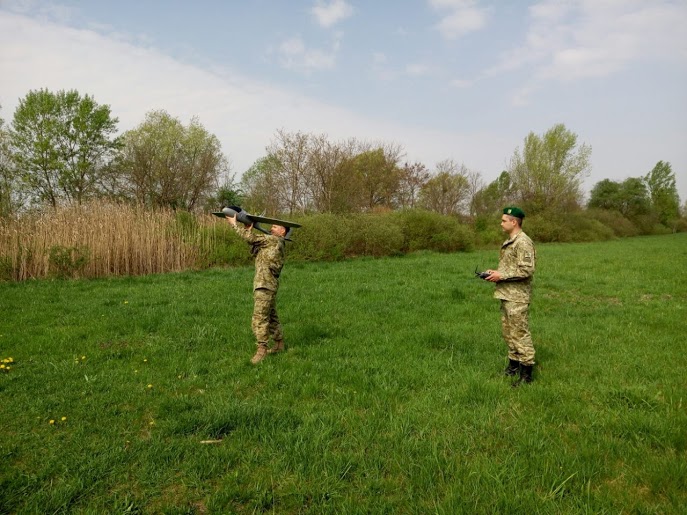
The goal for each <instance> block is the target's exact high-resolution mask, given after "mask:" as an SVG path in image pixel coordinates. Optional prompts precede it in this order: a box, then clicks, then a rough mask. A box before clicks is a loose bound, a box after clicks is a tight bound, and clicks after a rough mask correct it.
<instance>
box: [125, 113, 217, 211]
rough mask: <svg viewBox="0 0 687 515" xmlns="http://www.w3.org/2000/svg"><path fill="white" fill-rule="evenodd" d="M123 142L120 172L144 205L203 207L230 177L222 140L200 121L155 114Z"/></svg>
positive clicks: (128, 189) (130, 192) (129, 190)
mask: <svg viewBox="0 0 687 515" xmlns="http://www.w3.org/2000/svg"><path fill="white" fill-rule="evenodd" d="M122 143H123V148H122V151H121V154H120V157H119V160H118V163H117V169H118V172H119V174H120V175H121V177H122V180H123V188H124V189H125V190H126V193H127V196H129V197H130V198H133V199H134V200H136V201H137V202H139V203H142V204H144V205H148V206H154V207H171V208H174V209H185V210H189V211H190V210H193V209H198V208H201V207H203V206H204V205H205V204H206V203H207V202H208V201H210V202H211V201H212V200H211V199H212V198H213V197H214V195H215V193H216V191H217V187H218V182H219V181H220V179H221V178H223V177H227V176H228V174H229V164H228V161H227V159H226V157H225V156H224V154H223V153H222V149H221V145H220V142H219V140H218V139H217V137H216V136H214V135H213V134H210V133H209V132H208V131H207V130H206V129H205V128H204V127H203V125H201V123H200V122H199V121H198V119H196V118H192V119H191V122H190V123H189V124H188V125H187V126H184V125H183V124H182V123H181V122H180V121H179V120H178V119H177V118H174V117H172V116H170V115H169V114H168V113H167V112H166V111H164V110H159V111H152V112H150V113H148V114H147V115H146V117H145V120H144V121H143V123H141V124H140V125H139V126H138V127H136V128H135V129H132V130H130V131H127V132H126V133H124V135H123V136H122Z"/></svg>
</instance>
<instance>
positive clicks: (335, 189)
mask: <svg viewBox="0 0 687 515" xmlns="http://www.w3.org/2000/svg"><path fill="white" fill-rule="evenodd" d="M357 145H358V143H357V142H356V141H355V140H354V139H349V140H348V141H344V142H341V143H332V142H330V141H329V140H327V137H326V136H325V135H320V136H314V137H312V138H311V139H310V145H309V152H308V181H307V188H308V190H309V191H310V197H311V198H312V202H313V208H314V209H315V211H318V212H320V213H348V212H351V211H354V210H355V209H356V208H357V205H356V201H355V200H354V199H356V198H358V196H359V195H358V192H359V189H360V188H359V184H357V183H356V181H355V179H354V178H353V177H352V176H351V175H350V174H349V173H348V172H349V171H350V170H349V169H348V168H347V167H345V166H344V163H346V162H347V161H348V160H350V159H351V157H352V156H353V155H354V153H355V149H356V147H357Z"/></svg>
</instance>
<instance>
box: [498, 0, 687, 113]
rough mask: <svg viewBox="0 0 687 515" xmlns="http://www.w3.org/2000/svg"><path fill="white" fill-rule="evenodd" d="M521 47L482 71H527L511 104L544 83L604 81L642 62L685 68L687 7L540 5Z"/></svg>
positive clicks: (584, 1)
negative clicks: (678, 64) (525, 80)
mask: <svg viewBox="0 0 687 515" xmlns="http://www.w3.org/2000/svg"><path fill="white" fill-rule="evenodd" d="M529 12H530V26H529V29H528V32H527V36H526V41H525V43H524V44H523V45H521V46H520V47H517V48H515V49H513V50H510V51H508V52H507V53H505V54H504V55H503V56H502V59H501V60H500V62H499V63H498V64H497V65H496V66H494V67H493V68H491V69H489V70H487V71H486V75H495V74H499V73H503V72H507V71H510V70H517V69H521V68H525V67H529V68H530V69H531V70H530V74H529V75H530V77H531V79H530V80H529V82H528V84H526V85H525V86H524V87H523V88H522V89H521V91H519V92H517V93H516V95H515V98H516V99H517V102H516V103H517V104H518V105H522V104H525V103H527V97H528V95H529V94H530V93H531V92H533V91H536V90H537V89H540V88H541V87H542V86H543V84H544V82H545V81H551V80H553V81H573V80H580V79H585V78H591V77H597V78H598V77H606V76H610V75H612V74H614V73H617V72H619V71H621V70H623V69H625V68H627V67H629V66H630V65H631V64H632V63H634V62H638V61H642V60H648V59H651V60H659V61H660V60H675V61H678V62H681V63H685V62H687V38H685V36H684V27H685V26H686V25H687V3H685V2H675V1H671V0H655V1H653V2H644V1H639V0H545V1H542V2H539V3H537V4H534V5H532V6H530V8H529Z"/></svg>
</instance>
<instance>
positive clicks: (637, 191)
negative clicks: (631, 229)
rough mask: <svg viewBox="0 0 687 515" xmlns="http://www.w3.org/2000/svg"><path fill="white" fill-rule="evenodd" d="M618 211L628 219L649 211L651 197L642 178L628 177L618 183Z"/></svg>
mask: <svg viewBox="0 0 687 515" xmlns="http://www.w3.org/2000/svg"><path fill="white" fill-rule="evenodd" d="M618 211H620V212H621V213H622V214H623V215H624V216H625V217H626V218H629V219H630V220H634V219H636V218H637V217H638V216H643V215H648V214H650V213H651V197H650V196H649V192H648V190H647V188H646V184H645V183H644V181H643V180H642V179H640V178H638V177H630V178H628V179H625V180H624V181H623V182H622V183H620V191H619V202H618Z"/></svg>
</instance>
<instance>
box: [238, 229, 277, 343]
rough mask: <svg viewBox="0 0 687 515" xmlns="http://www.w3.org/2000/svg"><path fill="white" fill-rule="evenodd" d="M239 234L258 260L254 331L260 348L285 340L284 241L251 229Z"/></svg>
mask: <svg viewBox="0 0 687 515" xmlns="http://www.w3.org/2000/svg"><path fill="white" fill-rule="evenodd" d="M234 228H235V230H236V232H237V233H238V234H239V236H241V238H243V239H244V240H245V241H246V242H248V243H249V244H250V245H251V251H250V252H251V254H253V256H254V257H255V278H254V279H253V300H254V307H253V319H252V323H251V328H252V329H253V334H254V335H255V339H256V341H257V344H258V346H267V343H268V342H269V339H270V336H272V339H273V340H274V341H280V340H283V339H284V335H283V333H282V328H281V324H280V323H279V316H278V315H277V290H278V289H279V275H280V274H281V269H282V267H283V266H284V238H280V237H279V236H274V235H272V234H256V233H253V231H252V230H251V229H249V228H247V227H244V226H239V225H236V226H234Z"/></svg>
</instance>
